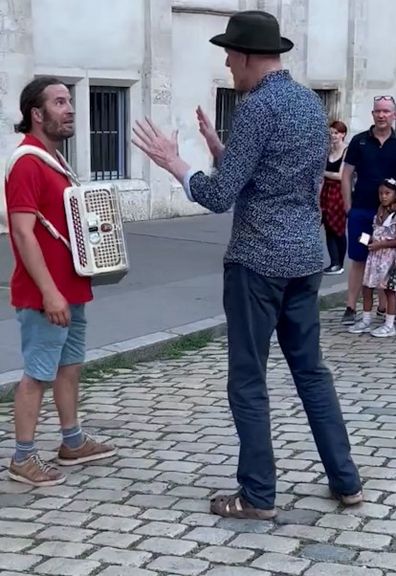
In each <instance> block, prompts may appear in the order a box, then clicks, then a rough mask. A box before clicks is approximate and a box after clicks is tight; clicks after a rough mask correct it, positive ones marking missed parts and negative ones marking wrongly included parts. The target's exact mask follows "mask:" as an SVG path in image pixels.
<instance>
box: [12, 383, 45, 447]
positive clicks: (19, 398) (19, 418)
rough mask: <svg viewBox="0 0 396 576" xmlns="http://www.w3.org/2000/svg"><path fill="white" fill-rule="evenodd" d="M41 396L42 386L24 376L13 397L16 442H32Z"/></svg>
mask: <svg viewBox="0 0 396 576" xmlns="http://www.w3.org/2000/svg"><path fill="white" fill-rule="evenodd" d="M43 395H44V384H43V383H42V382H38V381H37V380H34V379H33V378H30V376H26V375H25V374H24V375H23V377H22V380H21V381H20V383H19V384H18V386H17V388H16V390H15V397H14V417H15V437H16V441H17V442H33V440H34V433H35V430H36V426H37V421H38V418H39V415H40V408H41V403H42V400H43Z"/></svg>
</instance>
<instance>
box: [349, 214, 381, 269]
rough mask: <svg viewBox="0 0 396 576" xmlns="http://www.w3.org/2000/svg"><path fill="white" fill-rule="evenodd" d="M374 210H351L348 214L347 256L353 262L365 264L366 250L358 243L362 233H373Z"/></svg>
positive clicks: (365, 247)
mask: <svg viewBox="0 0 396 576" xmlns="http://www.w3.org/2000/svg"><path fill="white" fill-rule="evenodd" d="M376 213H377V211H376V210H363V209H361V208H351V210H350V211H349V212H348V256H349V258H350V260H354V261H355V262H366V260H367V256H368V248H367V246H365V245H364V244H361V243H360V242H359V238H360V236H361V234H362V232H366V234H370V236H371V235H372V233H373V221H374V216H375V215H376Z"/></svg>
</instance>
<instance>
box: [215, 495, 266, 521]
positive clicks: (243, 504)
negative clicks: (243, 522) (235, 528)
mask: <svg viewBox="0 0 396 576" xmlns="http://www.w3.org/2000/svg"><path fill="white" fill-rule="evenodd" d="M210 511H211V512H212V514H217V515H218V516H223V518H240V519H248V520H272V518H275V516H276V510H275V509H274V508H272V509H270V510H265V509H264V508H254V506H252V505H251V504H249V502H247V501H246V500H245V499H244V498H242V496H240V495H239V494H232V495H231V496H229V495H228V496H217V497H216V498H214V499H213V500H211V501H210Z"/></svg>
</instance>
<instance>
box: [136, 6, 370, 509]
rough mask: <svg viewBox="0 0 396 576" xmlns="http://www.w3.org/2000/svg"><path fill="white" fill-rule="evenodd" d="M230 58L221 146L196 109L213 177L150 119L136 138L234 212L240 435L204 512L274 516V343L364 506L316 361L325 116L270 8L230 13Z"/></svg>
mask: <svg viewBox="0 0 396 576" xmlns="http://www.w3.org/2000/svg"><path fill="white" fill-rule="evenodd" d="M211 42H212V43H213V44H216V45H217V46H222V47H224V48H225V50H226V53H227V59H226V66H229V67H230V69H231V73H232V75H233V78H234V84H235V88H236V89H237V90H239V91H242V92H245V93H247V94H246V97H245V98H244V99H243V100H242V102H241V103H240V104H239V106H238V108H237V110H236V113H235V117H234V122H233V129H232V133H231V135H230V137H229V140H228V142H227V145H226V147H225V148H224V147H223V146H222V145H221V143H220V141H219V139H218V138H217V135H216V133H215V131H214V129H213V127H212V125H211V124H210V122H209V120H208V118H207V117H206V115H205V114H204V113H203V112H202V110H200V109H198V120H199V124H200V131H201V133H202V134H203V135H204V136H205V138H206V141H207V143H208V146H209V149H210V150H211V152H212V154H213V155H214V156H216V157H217V159H218V160H219V162H218V170H217V172H216V173H215V174H214V175H212V176H206V175H205V174H204V173H203V172H193V171H192V170H191V169H190V166H189V165H188V164H187V163H186V162H184V161H183V160H182V159H181V158H180V156H179V153H178V146H177V135H176V133H174V134H173V136H172V138H171V139H168V138H166V137H165V136H164V135H163V134H162V132H161V131H160V130H159V129H158V128H157V127H156V126H154V125H153V124H152V122H150V121H149V120H147V121H146V122H145V123H138V124H137V126H136V127H135V129H134V132H135V137H134V139H133V141H134V143H135V144H136V145H137V146H138V147H139V148H140V149H141V150H143V151H144V152H145V153H146V154H147V155H148V156H149V157H150V158H151V159H152V160H153V161H154V162H155V163H156V164H158V165H159V166H161V167H163V168H165V169H166V170H168V171H169V172H170V173H171V174H173V175H174V176H175V177H176V178H177V179H178V180H179V181H180V182H182V183H183V185H184V188H185V190H186V194H187V196H188V197H189V198H190V200H192V201H194V202H198V203H199V204H201V205H202V206H204V207H206V208H208V209H209V210H211V211H213V212H225V211H226V210H228V209H229V208H231V206H233V205H234V222H233V229H232V235H231V240H230V243H229V245H228V248H227V251H226V254H225V258H224V264H225V269H224V307H225V312H226V316H227V325H228V343H229V378H228V397H229V402H230V407H231V410H232V413H233V416H234V420H235V425H236V428H237V431H238V435H239V438H240V443H241V446H240V455H239V465H238V474H237V478H238V482H239V484H240V490H239V491H238V493H237V494H234V495H231V496H230V495H227V496H218V497H217V498H215V499H214V500H212V502H211V511H212V512H213V513H215V514H219V515H221V516H225V517H235V518H257V519H270V518H272V517H274V516H275V514H276V511H275V508H274V500H275V484H276V472H275V464H274V458H273V452H272V444H271V427H270V414H269V398H268V393H267V388H266V364H267V359H268V354H269V349H270V338H271V335H272V333H273V332H274V330H276V331H277V334H278V341H279V344H280V346H281V348H282V351H283V353H284V355H285V357H286V360H287V362H288V364H289V367H290V370H291V372H292V375H293V378H294V382H295V384H296V387H297V390H298V394H299V395H300V397H301V399H302V401H303V404H304V408H305V410H306V413H307V416H308V420H309V423H310V425H311V429H312V432H313V435H314V438H315V442H316V445H317V447H318V451H319V454H320V456H321V459H322V462H323V465H324V468H325V470H326V473H327V476H328V481H329V488H330V491H331V493H332V494H333V495H334V496H335V497H337V498H339V499H340V500H341V501H342V502H343V503H344V504H345V505H353V504H357V503H359V502H361V500H362V491H361V483H360V479H359V475H358V472H357V469H356V467H355V465H354V463H353V461H352V458H351V455H350V445H349V441H348V435H347V431H346V428H345V424H344V421H343V418H342V414H341V410H340V406H339V403H338V399H337V396H336V392H335V389H334V384H333V379H332V376H331V373H330V372H329V370H328V369H327V368H326V367H325V365H324V364H323V362H322V357H321V350H320V343H319V338H320V323H319V308H318V290H319V286H320V282H321V271H322V268H323V261H322V260H323V255H322V243H321V238H320V222H321V217H320V210H319V202H318V195H319V188H320V184H321V180H322V177H323V173H324V168H325V164H326V159H327V155H328V146H329V134H328V126H327V117H326V114H325V111H324V109H323V106H322V104H321V102H320V100H319V98H318V97H317V95H316V94H314V92H312V91H311V90H309V89H307V88H305V87H303V86H301V85H300V84H298V83H296V82H295V81H294V80H293V79H292V77H291V76H290V74H289V72H288V71H286V70H282V67H281V61H280V54H281V53H283V52H287V51H289V50H291V48H292V47H293V43H292V42H291V41H290V40H288V39H286V38H283V37H281V36H280V33H279V25H278V22H277V20H276V19H275V18H274V17H273V16H271V15H270V14H267V13H265V12H260V11H247V12H239V13H236V14H235V15H233V16H232V17H231V18H230V20H229V23H228V26H227V30H226V32H225V34H220V35H218V36H215V37H214V38H212V39H211Z"/></svg>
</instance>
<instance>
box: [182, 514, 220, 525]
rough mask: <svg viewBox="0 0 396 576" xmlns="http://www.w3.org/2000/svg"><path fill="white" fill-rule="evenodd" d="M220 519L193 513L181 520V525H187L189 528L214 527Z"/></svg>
mask: <svg viewBox="0 0 396 576" xmlns="http://www.w3.org/2000/svg"><path fill="white" fill-rule="evenodd" d="M219 521H220V518H219V517H218V516H215V515H214V514H199V513H198V512H197V513H194V514H190V515H189V516H186V518H183V520H182V522H183V524H188V525H189V526H214V525H215V524H218V523H219Z"/></svg>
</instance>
